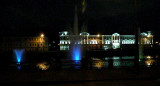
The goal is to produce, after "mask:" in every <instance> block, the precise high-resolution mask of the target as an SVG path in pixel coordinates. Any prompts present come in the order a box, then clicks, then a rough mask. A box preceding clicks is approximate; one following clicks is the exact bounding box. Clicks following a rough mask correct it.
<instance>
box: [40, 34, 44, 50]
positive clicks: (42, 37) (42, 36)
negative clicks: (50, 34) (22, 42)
mask: <svg viewBox="0 0 160 86" xmlns="http://www.w3.org/2000/svg"><path fill="white" fill-rule="evenodd" d="M40 37H41V42H42V52H43V51H44V42H45V41H44V34H43V33H41V34H40Z"/></svg>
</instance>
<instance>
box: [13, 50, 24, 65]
mask: <svg viewBox="0 0 160 86" xmlns="http://www.w3.org/2000/svg"><path fill="white" fill-rule="evenodd" d="M14 52H15V54H16V58H17V63H18V64H20V62H21V58H22V55H23V52H24V49H15V50H14Z"/></svg>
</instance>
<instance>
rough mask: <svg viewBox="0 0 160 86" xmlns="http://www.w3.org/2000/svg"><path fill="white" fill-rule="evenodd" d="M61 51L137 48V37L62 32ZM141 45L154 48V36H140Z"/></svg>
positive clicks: (143, 34)
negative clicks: (78, 47)
mask: <svg viewBox="0 0 160 86" xmlns="http://www.w3.org/2000/svg"><path fill="white" fill-rule="evenodd" d="M59 34H60V43H59V44H60V50H70V48H71V47H72V45H75V44H77V45H82V47H83V48H85V49H87V50H99V49H100V50H107V49H117V48H135V35H120V34H118V33H114V34H112V35H90V34H89V33H87V32H82V33H80V34H79V35H70V34H69V33H68V32H67V31H63V32H60V33H59ZM140 38H141V44H142V45H144V47H152V44H153V35H152V34H151V31H148V32H146V33H145V32H143V33H141V34H140Z"/></svg>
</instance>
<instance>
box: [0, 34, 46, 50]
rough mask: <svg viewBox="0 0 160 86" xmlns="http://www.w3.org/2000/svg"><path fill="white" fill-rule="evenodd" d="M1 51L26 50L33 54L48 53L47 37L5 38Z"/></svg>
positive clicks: (0, 45)
mask: <svg viewBox="0 0 160 86" xmlns="http://www.w3.org/2000/svg"><path fill="white" fill-rule="evenodd" d="M0 47H1V51H13V50H14V49H25V51H31V52H34V51H35V52H43V51H44V52H45V51H48V38H47V37H43V35H42V37H5V38H2V42H1V44H0Z"/></svg>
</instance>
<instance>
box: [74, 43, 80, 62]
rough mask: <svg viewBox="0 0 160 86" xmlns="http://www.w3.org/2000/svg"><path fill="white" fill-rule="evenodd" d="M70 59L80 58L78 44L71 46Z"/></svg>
mask: <svg viewBox="0 0 160 86" xmlns="http://www.w3.org/2000/svg"><path fill="white" fill-rule="evenodd" d="M72 55H73V56H72V60H81V48H80V46H79V45H75V46H73V50H72Z"/></svg>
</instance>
